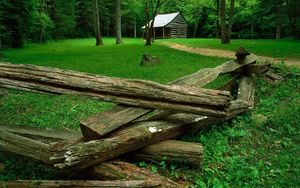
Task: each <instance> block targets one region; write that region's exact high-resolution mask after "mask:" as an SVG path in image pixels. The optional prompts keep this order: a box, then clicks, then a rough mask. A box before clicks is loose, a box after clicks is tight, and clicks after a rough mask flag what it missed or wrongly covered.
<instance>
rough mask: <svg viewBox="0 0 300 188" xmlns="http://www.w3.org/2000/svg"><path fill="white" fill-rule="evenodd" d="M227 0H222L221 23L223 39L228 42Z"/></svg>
mask: <svg viewBox="0 0 300 188" xmlns="http://www.w3.org/2000/svg"><path fill="white" fill-rule="evenodd" d="M225 15H226V0H220V24H221V41H222V44H227V27H226V17H225Z"/></svg>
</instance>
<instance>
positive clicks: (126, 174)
mask: <svg viewBox="0 0 300 188" xmlns="http://www.w3.org/2000/svg"><path fill="white" fill-rule="evenodd" d="M10 127H18V126H10ZM0 129H2V130H1V131H0V135H3V134H4V135H9V138H8V139H2V137H0V150H3V151H8V152H10V153H14V154H17V155H22V156H24V157H29V158H31V159H34V160H36V161H39V162H42V163H45V164H49V158H50V157H51V152H50V150H49V145H48V141H46V143H45V140H47V138H48V136H49V134H45V133H47V132H48V131H47V130H44V129H41V128H33V127H28V128H27V129H26V131H27V133H28V134H25V135H22V133H20V132H19V131H17V129H14V128H5V126H0ZM4 129H5V130H9V131H11V132H16V133H15V134H13V133H11V132H10V133H7V132H5V131H3V130H4ZM31 130H32V132H31V133H30V131H31ZM2 132H3V133H2ZM50 132H51V134H52V133H55V132H59V131H58V130H57V131H56V130H51V131H50ZM64 134H65V135H68V136H67V137H71V136H72V135H74V133H73V132H68V131H66V132H65V133H64ZM37 135H38V136H37ZM44 136H46V137H44ZM32 137H36V138H35V139H32ZM51 137H52V139H53V140H60V139H61V137H60V135H59V134H58V135H57V137H55V134H53V135H51ZM5 138H7V136H6V137H5ZM36 139H38V140H36ZM73 139H76V137H74V138H73ZM7 140H9V142H7ZM20 140H21V141H24V140H25V142H22V145H19V143H20ZM20 147H21V148H22V152H21V153H20V149H19V148H20ZM37 151H41V152H37ZM84 172H85V174H89V175H90V177H91V178H93V179H99V180H151V181H161V182H162V184H161V186H160V187H179V185H178V184H177V183H175V182H173V181H171V180H170V179H168V178H166V177H163V176H160V175H158V174H154V173H152V172H151V171H149V170H147V169H140V168H138V167H136V166H134V165H132V164H129V163H126V162H122V161H108V162H104V163H101V164H99V165H95V166H93V167H91V168H89V169H84ZM68 173H69V172H68Z"/></svg>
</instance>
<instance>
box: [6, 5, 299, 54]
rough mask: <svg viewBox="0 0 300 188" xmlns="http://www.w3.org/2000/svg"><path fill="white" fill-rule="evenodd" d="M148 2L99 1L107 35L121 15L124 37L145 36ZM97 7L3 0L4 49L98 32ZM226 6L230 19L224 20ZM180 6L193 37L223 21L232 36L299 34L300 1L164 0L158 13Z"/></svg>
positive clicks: (213, 32)
mask: <svg viewBox="0 0 300 188" xmlns="http://www.w3.org/2000/svg"><path fill="white" fill-rule="evenodd" d="M147 1H149V0H122V2H121V9H120V10H121V13H120V14H118V13H117V12H118V11H116V10H119V9H118V8H117V7H119V6H117V5H118V3H120V0H118V1H117V0H97V3H98V9H99V18H100V29H101V34H102V36H105V37H115V36H116V31H119V30H120V29H116V28H119V27H117V24H116V20H118V19H117V18H119V16H120V15H121V17H122V36H123V37H141V36H143V30H142V29H141V27H142V26H143V25H145V23H146V19H145V3H146V2H147ZM156 1H157V0H156ZM226 1H227V3H226ZM154 2H155V1H154ZM224 3H225V9H224V7H223V9H222V7H221V6H220V5H224ZM233 5H234V6H233ZM93 8H95V7H94V3H93V1H87V0H68V1H64V0H1V1H0V48H3V47H16V48H18V47H22V46H23V44H24V43H25V42H26V41H27V42H39V43H44V42H45V41H47V40H58V39H66V38H86V37H93V36H94V35H95V32H94V19H95V16H94V15H95V14H94V13H93ZM232 8H233V9H232ZM230 9H231V10H232V11H230ZM222 10H223V13H225V17H224V18H225V22H222V19H220V18H222V15H223V16H224V14H222ZM178 11H180V12H181V13H182V14H183V15H184V17H185V18H186V20H187V22H188V37H210V38H216V37H217V38H219V37H220V36H221V28H220V24H221V23H223V24H226V25H227V26H228V27H231V24H232V34H231V37H232V38H268V39H269V38H270V39H273V38H277V39H279V38H295V39H300V1H299V0H184V1H182V0H165V1H164V3H163V4H162V6H161V7H160V9H159V13H170V12H178ZM224 11H225V12H224ZM230 12H232V13H233V14H232V18H231V19H230V17H231V16H230ZM116 15H118V16H116ZM220 21H221V22H220ZM120 42H121V41H120Z"/></svg>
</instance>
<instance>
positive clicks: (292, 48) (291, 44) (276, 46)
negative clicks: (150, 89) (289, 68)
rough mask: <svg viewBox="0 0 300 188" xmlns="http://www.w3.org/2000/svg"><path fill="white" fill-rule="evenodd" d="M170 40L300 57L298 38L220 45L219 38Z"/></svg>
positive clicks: (264, 54) (237, 41)
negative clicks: (241, 47)
mask: <svg viewBox="0 0 300 188" xmlns="http://www.w3.org/2000/svg"><path fill="white" fill-rule="evenodd" d="M163 41H168V42H175V43H178V44H184V45H187V46H191V47H198V48H213V49H222V50H232V51H234V50H236V49H238V48H239V47H240V46H243V47H245V48H246V49H248V50H249V51H250V52H252V53H255V54H257V55H263V56H270V57H275V58H299V59H300V50H299V49H300V42H299V41H297V40H267V39H261V40H246V39H239V40H232V41H231V44H228V45H220V40H219V39H168V40H161V41H160V42H163Z"/></svg>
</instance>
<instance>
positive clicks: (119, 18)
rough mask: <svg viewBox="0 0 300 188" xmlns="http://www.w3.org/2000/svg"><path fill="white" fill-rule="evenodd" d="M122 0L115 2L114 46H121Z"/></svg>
mask: <svg viewBox="0 0 300 188" xmlns="http://www.w3.org/2000/svg"><path fill="white" fill-rule="evenodd" d="M121 5H122V0H116V44H122V43H123V41H122V15H121Z"/></svg>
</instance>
